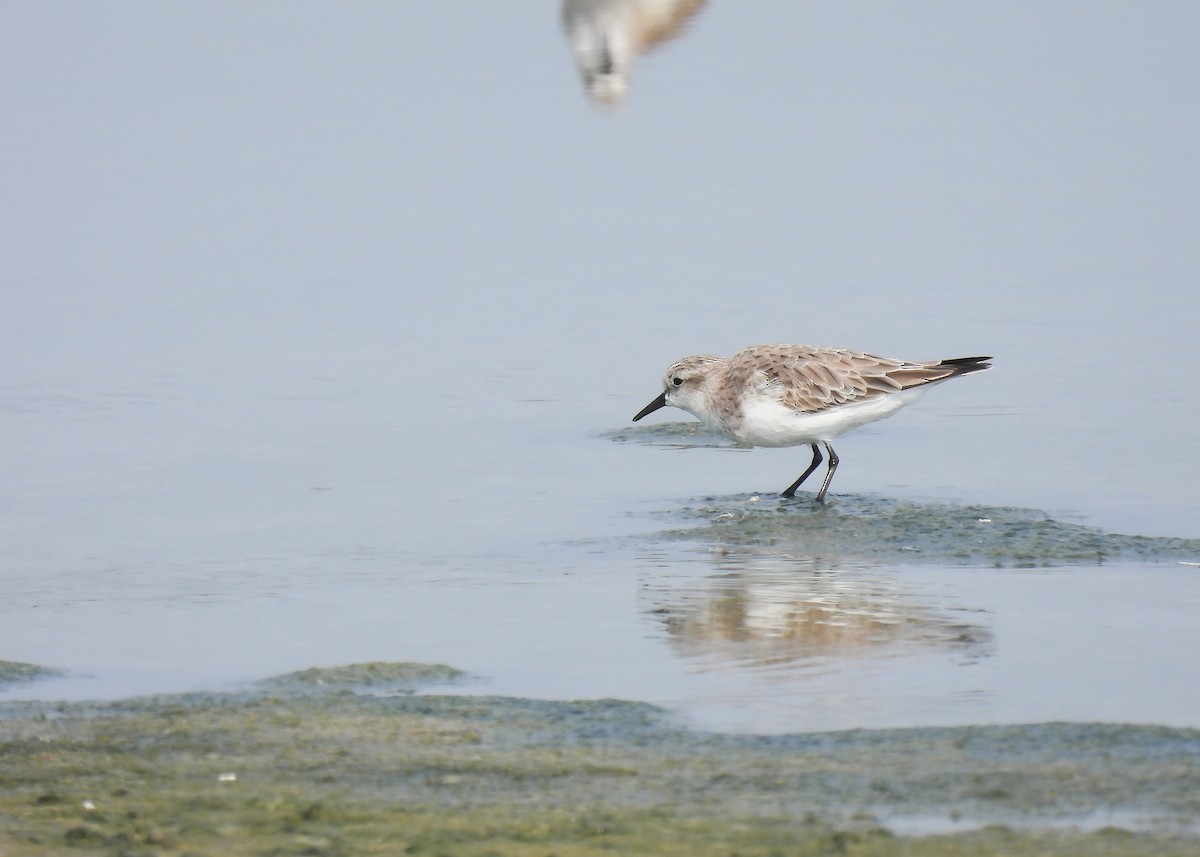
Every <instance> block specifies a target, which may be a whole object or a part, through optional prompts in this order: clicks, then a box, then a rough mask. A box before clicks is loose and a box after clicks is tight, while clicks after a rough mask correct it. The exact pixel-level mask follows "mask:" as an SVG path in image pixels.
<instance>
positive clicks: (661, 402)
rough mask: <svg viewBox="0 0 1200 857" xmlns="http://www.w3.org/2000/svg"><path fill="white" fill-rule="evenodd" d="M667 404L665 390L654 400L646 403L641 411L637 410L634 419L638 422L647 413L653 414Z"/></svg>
mask: <svg viewBox="0 0 1200 857" xmlns="http://www.w3.org/2000/svg"><path fill="white" fill-rule="evenodd" d="M666 406H667V391H666V390H663V391H662V395H660V396H659V397H658V398H657V399H655V400H654V401H653V402H651V403H650V404H648V405H646V407H644V408H642V409H641V410H640V411H638V412H637V416H636V417H634V418H633V421H634V422H635V423H636V422H637V421H638V420H640V419H641V418H642V417H644V416H646V414H652V413H654V412H655V411H657V410H658V409H659V408H665V407H666Z"/></svg>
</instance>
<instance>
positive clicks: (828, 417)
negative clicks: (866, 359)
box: [730, 387, 925, 446]
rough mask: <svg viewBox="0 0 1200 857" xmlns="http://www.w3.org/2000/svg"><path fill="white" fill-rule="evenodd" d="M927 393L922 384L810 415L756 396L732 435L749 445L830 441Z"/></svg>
mask: <svg viewBox="0 0 1200 857" xmlns="http://www.w3.org/2000/svg"><path fill="white" fill-rule="evenodd" d="M924 392H925V390H924V388H923V387H914V388H911V389H908V390H900V391H897V392H895V393H888V394H887V395H884V396H876V397H875V398H873V399H869V400H867V401H865V402H858V403H855V404H849V405H839V406H837V407H835V408H830V409H829V410H826V411H818V412H817V413H811V414H809V413H801V412H798V411H793V410H791V409H790V408H787V407H784V406H783V405H782V404H780V403H779V402H778V401H777V400H776V399H774V398H773V397H770V396H756V397H754V398H753V399H751V400H750V401H748V402H746V403H745V405H744V406H743V409H742V413H743V417H744V418H743V420H742V422H741V425H740V426H737V427H736V428H735V429H734V431H733V432H731V433H730V436H731V437H732V438H733V439H734V440H736V441H737V442H738V443H743V444H746V445H747V446H797V445H799V444H803V443H817V442H818V441H830V440H833V439H834V438H835V437H838V436H839V435H842V434H845V433H846V432H848V431H850V430H851V429H856V428H858V427H859V426H864V425H866V424H867V423H873V422H875V421H876V420H881V419H883V418H884V417H890V416H891V415H892V414H894V413H896V411H898V410H900V409H901V408H903V407H904V406H905V405H907V404H909V403H910V402H912V401H913V400H914V399H916V398H918V397H919V396H920V395H921V394H922V393H924Z"/></svg>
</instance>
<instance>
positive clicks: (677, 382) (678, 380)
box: [671, 378, 683, 387]
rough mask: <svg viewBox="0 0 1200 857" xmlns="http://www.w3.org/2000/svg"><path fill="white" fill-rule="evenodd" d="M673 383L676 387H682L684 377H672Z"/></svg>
mask: <svg viewBox="0 0 1200 857" xmlns="http://www.w3.org/2000/svg"><path fill="white" fill-rule="evenodd" d="M671 383H672V384H674V385H675V386H676V387H682V386H683V379H682V378H672V379H671Z"/></svg>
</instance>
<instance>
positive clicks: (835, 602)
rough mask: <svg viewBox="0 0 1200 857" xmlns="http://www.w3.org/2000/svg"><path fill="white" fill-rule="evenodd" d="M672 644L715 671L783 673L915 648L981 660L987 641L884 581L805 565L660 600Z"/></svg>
mask: <svg viewBox="0 0 1200 857" xmlns="http://www.w3.org/2000/svg"><path fill="white" fill-rule="evenodd" d="M656 595H657V596H658V597H657V599H656V600H657V601H658V605H657V606H656V609H655V610H654V611H653V612H654V613H656V614H657V615H658V616H659V617H660V618H661V620H662V621H663V623H664V624H665V627H666V631H667V634H668V637H669V639H670V640H671V641H672V643H673V644H674V645H675V646H676V647H677V648H678V649H679V651H681V652H682V653H683V654H685V655H686V656H688V657H691V658H695V659H697V660H698V661H701V662H704V663H707V664H708V665H709V666H711V667H717V668H720V667H724V666H730V665H741V666H754V667H776V668H778V667H783V666H786V665H789V664H796V665H798V666H799V665H801V664H802V663H803V662H805V661H812V660H814V659H844V658H860V657H877V656H881V655H885V656H886V655H897V654H904V653H907V652H912V651H915V650H918V649H943V650H954V651H958V652H960V653H961V654H962V655H964V656H966V657H967V658H968V659H972V660H973V659H975V658H978V657H980V656H982V655H986V654H988V652H989V649H990V642H991V635H990V633H989V632H988V631H987V630H986V629H985V628H983V627H981V626H979V625H972V624H969V623H963V622H960V621H956V620H955V618H953V617H952V616H950V615H948V614H947V613H945V611H943V610H941V609H939V608H938V607H937V606H935V605H933V604H929V603H926V602H925V601H924V600H923V599H918V598H915V597H913V596H912V595H910V594H909V593H907V592H906V591H904V590H903V589H900V588H898V587H897V586H895V585H894V583H892V582H891V581H889V580H888V579H887V577H886V576H885V575H876V574H870V573H867V574H864V573H861V572H858V573H856V572H851V571H833V570H828V569H818V568H810V569H807V570H806V569H805V568H804V567H803V566H799V567H796V566H791V567H787V566H785V567H779V568H753V567H743V568H740V569H738V570H736V571H726V572H724V573H722V574H718V575H713V576H711V577H708V578H706V579H705V580H703V581H701V582H699V583H698V585H697V584H693V585H692V586H691V587H684V588H679V587H678V586H676V587H673V588H672V589H671V590H670V591H664V592H659V593H656Z"/></svg>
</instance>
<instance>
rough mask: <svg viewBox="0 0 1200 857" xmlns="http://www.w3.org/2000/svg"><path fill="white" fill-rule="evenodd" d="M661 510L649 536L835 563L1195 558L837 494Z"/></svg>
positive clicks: (989, 510) (1185, 550)
mask: <svg viewBox="0 0 1200 857" xmlns="http://www.w3.org/2000/svg"><path fill="white" fill-rule="evenodd" d="M660 517H663V518H666V519H670V520H675V521H677V522H678V524H679V525H678V526H675V527H672V528H671V529H669V530H667V531H666V532H663V533H658V534H656V535H655V536H654V538H656V539H662V538H669V539H681V540H687V541H697V542H702V543H706V544H710V545H720V546H727V547H730V548H736V549H738V550H741V551H745V552H748V553H754V552H759V553H762V552H768V553H770V555H772V556H780V555H791V556H802V557H807V558H813V559H817V560H820V559H823V558H835V559H837V560H838V561H841V562H856V561H860V562H875V563H881V562H882V563H891V564H908V563H927V564H928V563H953V564H958V565H973V566H993V567H1000V568H1009V567H1018V568H1033V567H1043V566H1056V565H1072V564H1088V565H1100V564H1103V563H1106V562H1130V561H1137V562H1178V561H1180V560H1184V561H1197V560H1200V539H1177V538H1163V537H1152V536H1129V535H1122V534H1119V533H1108V532H1104V531H1103V530H1100V529H1097V528H1095V527H1088V526H1084V525H1083V524H1075V523H1071V522H1069V521H1059V520H1055V519H1054V518H1053V517H1051V516H1050V515H1049V514H1047V513H1045V512H1041V511H1038V510H1036V509H1020V508H1016V507H1009V506H980V505H955V504H952V503H938V502H919V501H912V500H897V499H890V498H885V497H871V496H862V495H838V496H837V497H832V498H830V499H829V501H827V503H826V504H825V505H816V504H814V503H813V502H812V501H811V499H810V498H807V497H804V498H801V497H797V498H795V499H782V498H780V497H778V496H775V495H762V496H759V495H752V494H745V495H737V496H733V497H708V498H705V499H703V500H698V501H693V502H690V503H688V504H686V505H684V506H682V507H681V508H678V509H675V510H672V511H670V512H665V513H663V514H662V515H661V516H660Z"/></svg>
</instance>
